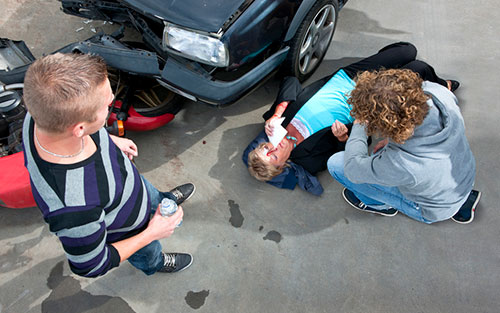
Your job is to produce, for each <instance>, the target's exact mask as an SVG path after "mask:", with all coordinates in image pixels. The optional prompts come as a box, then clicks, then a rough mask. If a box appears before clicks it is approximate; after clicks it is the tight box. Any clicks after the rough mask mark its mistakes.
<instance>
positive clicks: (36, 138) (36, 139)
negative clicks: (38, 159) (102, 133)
mask: <svg viewBox="0 0 500 313" xmlns="http://www.w3.org/2000/svg"><path fill="white" fill-rule="evenodd" d="M33 133H34V134H35V141H36V144H37V145H38V146H39V147H40V149H42V150H43V151H44V152H47V153H48V154H50V155H53V156H55V157H58V158H65V159H69V158H73V157H76V156H77V155H79V154H80V153H82V152H83V148H84V147H85V144H84V141H83V137H82V148H81V149H80V151H78V152H77V153H75V154H70V155H64V154H57V153H54V152H50V151H49V150H47V149H45V148H44V147H43V146H42V144H41V143H40V141H39V140H38V136H37V135H36V131H33Z"/></svg>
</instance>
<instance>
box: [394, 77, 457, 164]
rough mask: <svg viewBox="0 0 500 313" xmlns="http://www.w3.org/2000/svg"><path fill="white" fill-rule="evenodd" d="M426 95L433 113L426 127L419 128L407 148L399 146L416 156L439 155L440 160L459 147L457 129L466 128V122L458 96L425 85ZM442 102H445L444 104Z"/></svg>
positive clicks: (442, 88)
mask: <svg viewBox="0 0 500 313" xmlns="http://www.w3.org/2000/svg"><path fill="white" fill-rule="evenodd" d="M422 87H423V89H424V91H425V93H426V94H427V95H428V96H429V97H430V98H429V100H427V104H428V105H429V112H428V114H427V116H426V117H425V119H424V121H423V123H422V124H421V125H419V126H418V127H417V128H415V132H414V134H413V136H412V137H411V138H410V139H408V140H407V141H406V142H405V144H404V145H398V146H400V147H403V146H404V148H405V149H409V150H411V152H412V153H413V154H416V155H421V156H424V155H425V156H427V157H429V156H430V155H431V154H436V155H434V157H436V158H439V157H440V154H443V155H442V156H445V155H448V153H449V151H450V149H453V146H454V145H455V144H456V138H454V137H456V136H458V135H459V132H457V129H463V128H464V121H463V119H462V116H461V114H460V109H459V107H458V105H457V104H458V101H457V98H456V97H455V95H454V94H453V93H452V92H451V91H449V90H447V89H446V88H445V87H443V86H441V85H439V84H436V83H432V82H428V81H426V82H424V83H423V85H422ZM439 99H445V100H444V101H446V103H445V102H443V101H441V100H439Z"/></svg>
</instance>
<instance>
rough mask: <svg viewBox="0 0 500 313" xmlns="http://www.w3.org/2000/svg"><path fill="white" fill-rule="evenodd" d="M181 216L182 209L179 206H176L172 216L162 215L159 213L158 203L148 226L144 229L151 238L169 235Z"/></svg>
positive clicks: (161, 237)
mask: <svg viewBox="0 0 500 313" xmlns="http://www.w3.org/2000/svg"><path fill="white" fill-rule="evenodd" d="M183 216H184V211H183V210H182V207H181V206H178V207H177V211H176V212H175V213H174V214H173V215H172V216H162V215H161V214H160V205H158V208H157V209H156V213H155V214H154V215H153V218H152V219H151V220H150V221H149V225H148V228H146V230H145V231H147V232H148V233H149V235H150V236H151V237H152V238H153V240H159V239H163V238H167V237H170V235H172V234H173V233H174V230H175V228H176V227H177V225H179V223H180V222H181V221H182V217H183Z"/></svg>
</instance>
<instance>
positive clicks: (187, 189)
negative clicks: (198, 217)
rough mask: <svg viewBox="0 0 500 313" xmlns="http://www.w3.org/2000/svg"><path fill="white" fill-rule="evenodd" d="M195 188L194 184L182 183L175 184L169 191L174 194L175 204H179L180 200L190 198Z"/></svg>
mask: <svg viewBox="0 0 500 313" xmlns="http://www.w3.org/2000/svg"><path fill="white" fill-rule="evenodd" d="M195 190H196V187H195V186H194V184H191V183H187V184H184V185H180V186H177V187H175V188H174V189H172V190H170V191H169V192H170V193H171V194H173V195H174V197H175V199H176V200H175V202H176V203H177V205H179V204H181V203H182V202H184V201H186V200H187V199H189V198H191V196H192V195H193V194H194V191H195Z"/></svg>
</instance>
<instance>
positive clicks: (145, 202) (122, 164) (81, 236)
mask: <svg viewBox="0 0 500 313" xmlns="http://www.w3.org/2000/svg"><path fill="white" fill-rule="evenodd" d="M33 132H34V122H33V119H32V117H31V116H30V115H29V114H27V115H26V119H25V121H24V127H23V145H24V155H25V165H26V168H27V169H28V172H29V173H30V181H31V187H32V190H33V196H34V198H35V201H36V203H37V205H38V207H39V208H40V210H41V212H42V214H43V217H44V219H45V221H46V222H47V223H48V224H49V227H50V231H51V232H52V233H54V234H56V235H57V236H58V237H59V240H60V241H61V243H62V245H63V248H64V251H65V252H66V256H67V258H68V261H69V265H70V268H71V270H72V271H73V272H74V273H75V274H78V275H81V276H87V277H95V276H99V275H103V274H105V273H106V272H107V271H109V270H110V269H112V268H113V267H116V266H118V265H119V263H120V255H119V254H118V251H117V250H116V249H115V248H114V247H113V246H112V245H111V243H113V242H116V241H120V240H123V239H126V238H129V237H131V236H134V235H136V234H138V233H140V232H141V231H143V230H144V229H145V228H146V226H147V224H148V221H149V218H150V204H149V199H148V194H147V191H146V187H145V185H144V182H143V181H142V179H141V176H140V175H139V172H138V171H137V169H136V168H135V166H134V165H133V164H132V162H131V161H130V160H129V159H128V158H127V157H126V156H125V154H123V152H122V151H121V150H120V149H119V148H118V147H117V146H116V145H115V144H114V143H113V141H112V140H111V137H110V136H109V135H108V133H107V131H106V130H105V129H104V128H102V129H100V130H99V131H98V132H97V133H95V134H93V135H91V138H92V140H93V141H94V142H95V144H96V146H97V151H96V152H95V153H94V154H93V155H92V156H90V157H89V158H88V159H86V160H84V161H81V162H78V163H75V164H69V165H62V164H54V163H49V162H46V161H44V160H42V159H41V158H40V156H39V155H38V153H37V151H36V148H35V146H34V142H33Z"/></svg>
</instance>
